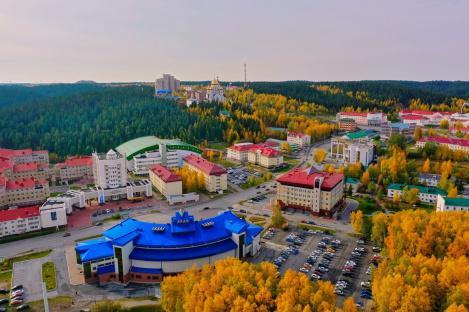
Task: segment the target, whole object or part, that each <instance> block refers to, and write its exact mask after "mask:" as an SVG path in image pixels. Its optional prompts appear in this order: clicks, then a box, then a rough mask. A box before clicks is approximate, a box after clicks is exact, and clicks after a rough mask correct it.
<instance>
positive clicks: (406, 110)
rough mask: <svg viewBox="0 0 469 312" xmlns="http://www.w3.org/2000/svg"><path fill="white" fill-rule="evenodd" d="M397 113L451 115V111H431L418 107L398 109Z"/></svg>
mask: <svg viewBox="0 0 469 312" xmlns="http://www.w3.org/2000/svg"><path fill="white" fill-rule="evenodd" d="M399 114H402V115H408V114H411V115H424V116H433V115H435V114H440V115H452V114H453V113H452V112H432V111H428V110H419V109H403V110H401V111H400V113H399Z"/></svg>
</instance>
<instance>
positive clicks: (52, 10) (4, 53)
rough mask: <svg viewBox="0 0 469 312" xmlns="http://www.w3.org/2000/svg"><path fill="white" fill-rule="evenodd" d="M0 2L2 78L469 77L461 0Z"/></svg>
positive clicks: (468, 7)
mask: <svg viewBox="0 0 469 312" xmlns="http://www.w3.org/2000/svg"><path fill="white" fill-rule="evenodd" d="M1 6H2V10H0V26H2V27H0V40H1V41H2V43H4V45H3V47H2V50H0V65H1V67H2V71H1V72H0V82H2V83H74V82H76V81H79V80H83V79H89V80H93V81H96V82H99V83H111V82H147V81H154V79H156V78H158V77H159V76H160V75H161V74H162V73H171V74H172V75H174V76H175V77H176V78H177V79H179V80H181V81H207V80H211V79H212V78H213V77H214V76H216V75H218V76H219V77H220V80H221V81H242V80H243V78H244V70H243V64H244V63H247V80H248V81H292V80H302V81H363V80H404V81H434V80H442V81H468V80H469V72H468V71H467V68H469V55H468V54H467V52H466V51H468V50H469V42H468V41H467V40H463V38H465V36H466V33H465V30H466V29H469V20H468V19H467V18H466V17H465V12H468V11H469V2H467V1H461V0H451V1H444V2H441V1H437V0H426V1H424V0H411V1H406V0H397V1H393V2H392V3H376V1H373V0H357V1H354V2H353V3H350V2H346V1H343V0H331V1H327V2H324V1H315V2H311V1H307V0H298V1H295V2H292V3H286V2H283V1H268V2H267V1H263V0H260V1H255V2H249V1H247V0H242V1H237V2H235V3H231V2H219V1H213V0H202V1H197V2H195V1H184V0H179V1H170V2H167V1H166V2H165V1H159V2H136V3H135V2H131V1H128V0H118V1H100V2H95V1H91V0H85V1H81V2H79V3H68V2H62V1H58V0H45V1H41V2H32V1H31V2H27V3H26V2H17V1H13V0H6V1H4V2H2V5H1ZM181 8H182V10H181Z"/></svg>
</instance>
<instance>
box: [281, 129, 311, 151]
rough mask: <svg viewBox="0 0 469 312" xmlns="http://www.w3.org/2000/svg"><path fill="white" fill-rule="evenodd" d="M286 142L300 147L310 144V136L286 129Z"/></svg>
mask: <svg viewBox="0 0 469 312" xmlns="http://www.w3.org/2000/svg"><path fill="white" fill-rule="evenodd" d="M287 142H288V144H290V145H296V146H298V147H300V148H302V147H305V146H307V145H310V144H311V136H309V135H307V134H304V133H300V132H292V131H288V134H287Z"/></svg>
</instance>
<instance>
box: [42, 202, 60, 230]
mask: <svg viewBox="0 0 469 312" xmlns="http://www.w3.org/2000/svg"><path fill="white" fill-rule="evenodd" d="M39 212H40V217H41V227H42V228H51V227H60V226H64V225H67V211H66V208H65V205H64V202H63V201H60V200H57V199H54V198H50V199H48V200H47V201H46V202H45V203H44V204H43V205H42V206H41V208H39Z"/></svg>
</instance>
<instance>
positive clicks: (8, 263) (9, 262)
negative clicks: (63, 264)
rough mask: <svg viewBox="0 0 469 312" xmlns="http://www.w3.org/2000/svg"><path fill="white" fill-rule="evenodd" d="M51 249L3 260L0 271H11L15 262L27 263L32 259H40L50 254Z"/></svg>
mask: <svg viewBox="0 0 469 312" xmlns="http://www.w3.org/2000/svg"><path fill="white" fill-rule="evenodd" d="M51 251H52V250H51V249H47V250H44V251H39V252H33V253H28V254H24V255H20V256H15V257H13V258H9V259H5V260H4V261H3V262H1V263H0V271H7V270H12V269H13V263H15V262H21V261H27V260H32V259H37V258H42V257H45V256H47V255H49V254H50V253H51Z"/></svg>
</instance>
